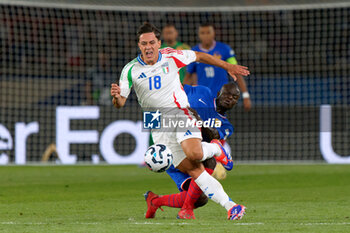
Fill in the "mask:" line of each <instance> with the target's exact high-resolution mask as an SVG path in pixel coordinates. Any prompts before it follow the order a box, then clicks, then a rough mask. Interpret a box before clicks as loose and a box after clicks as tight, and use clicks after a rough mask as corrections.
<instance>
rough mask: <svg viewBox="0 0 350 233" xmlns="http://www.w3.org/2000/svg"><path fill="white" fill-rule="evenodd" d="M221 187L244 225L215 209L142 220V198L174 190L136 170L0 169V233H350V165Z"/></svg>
mask: <svg viewBox="0 0 350 233" xmlns="http://www.w3.org/2000/svg"><path fill="white" fill-rule="evenodd" d="M221 183H222V184H223V186H224V188H225V190H226V191H227V193H228V194H229V195H230V197H231V198H232V199H233V200H235V201H236V202H237V203H240V204H244V205H246V206H247V215H246V216H245V217H244V218H243V219H242V220H240V221H228V220H226V211H225V210H224V209H223V208H222V207H221V206H219V205H218V204H216V203H213V202H209V203H208V204H207V205H206V206H204V207H202V208H199V209H197V210H195V215H196V217H197V219H196V220H178V219H176V215H177V211H178V209H172V208H167V207H165V211H164V212H161V211H160V210H159V211H158V212H157V215H156V218H155V219H145V218H144V213H145V210H146V202H145V201H144V198H143V195H142V194H143V193H144V192H145V191H147V190H152V191H154V192H155V193H158V194H168V193H175V192H177V189H176V186H175V184H174V183H173V182H172V181H171V180H170V178H169V177H168V176H167V175H166V174H165V173H163V174H156V173H152V172H150V171H149V170H147V169H145V168H138V167H136V166H51V167H50V166H24V167H22V166H10V167H0V232H181V233H183V232H192V233H194V232H350V218H349V217H350V166H349V165H238V166H236V167H235V169H234V170H233V171H231V172H229V173H228V176H227V178H226V180H223V181H221Z"/></svg>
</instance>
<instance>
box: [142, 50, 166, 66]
mask: <svg viewBox="0 0 350 233" xmlns="http://www.w3.org/2000/svg"><path fill="white" fill-rule="evenodd" d="M160 60H162V53H161V52H160V51H159V52H158V60H157V62H159V61H160ZM137 61H138V62H139V63H140V64H141V65H143V66H147V64H146V62H144V61H143V60H142V58H141V53H140V54H139V55H138V56H137Z"/></svg>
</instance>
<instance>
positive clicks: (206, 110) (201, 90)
mask: <svg viewBox="0 0 350 233" xmlns="http://www.w3.org/2000/svg"><path fill="white" fill-rule="evenodd" d="M184 90H185V92H186V94H187V97H188V101H189V103H190V106H191V108H192V109H193V111H194V114H195V115H197V116H196V117H197V118H200V119H201V120H208V119H215V120H216V121H221V127H218V128H204V127H202V130H201V131H202V137H203V140H204V141H209V142H210V141H211V140H212V139H220V140H223V141H224V140H226V139H227V137H229V136H231V135H232V133H233V131H234V128H233V126H232V124H231V123H230V122H229V121H228V119H227V118H226V116H225V113H226V112H227V111H228V110H230V109H232V108H233V106H234V105H235V104H236V103H237V101H238V99H239V96H240V91H239V89H238V86H237V85H236V84H235V83H232V82H231V83H228V84H225V85H223V86H222V88H221V90H220V92H219V93H218V96H217V98H213V97H212V93H211V91H210V89H209V88H207V87H204V86H190V85H185V86H184ZM198 115H199V116H198ZM203 164H204V165H205V168H206V171H207V172H208V173H209V174H212V173H213V170H214V168H215V165H216V162H215V159H209V160H206V161H204V162H203ZM167 173H168V174H169V176H170V177H171V178H172V179H173V180H174V182H175V183H176V185H177V187H178V189H179V191H180V193H176V194H170V195H162V196H158V195H156V194H154V193H153V192H151V191H148V192H147V193H146V194H145V197H146V200H147V203H150V204H149V205H148V210H147V213H148V215H151V216H154V215H155V212H156V211H157V209H158V208H161V206H169V207H176V208H181V210H180V211H179V213H178V218H183V219H194V218H195V217H194V213H193V209H194V208H197V207H200V206H203V205H205V204H206V203H207V202H208V198H207V197H206V196H205V195H204V194H203V192H202V191H201V190H200V189H196V188H193V187H192V186H190V185H189V184H190V182H191V177H190V176H189V175H188V174H185V173H183V172H181V171H179V170H178V169H176V168H175V167H174V166H171V167H170V168H169V169H168V170H167Z"/></svg>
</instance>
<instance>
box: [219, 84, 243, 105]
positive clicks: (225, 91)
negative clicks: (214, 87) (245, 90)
mask: <svg viewBox="0 0 350 233" xmlns="http://www.w3.org/2000/svg"><path fill="white" fill-rule="evenodd" d="M239 94H240V92H239V90H238V89H237V88H227V87H223V88H222V90H221V92H219V95H218V98H217V99H218V105H219V106H220V107H223V108H225V109H231V108H233V106H235V105H236V104H237V102H238V99H239Z"/></svg>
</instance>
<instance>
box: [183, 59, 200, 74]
mask: <svg viewBox="0 0 350 233" xmlns="http://www.w3.org/2000/svg"><path fill="white" fill-rule="evenodd" d="M196 67H197V64H196V63H195V62H192V63H191V64H189V65H188V66H187V67H186V68H187V72H188V73H190V74H193V73H196Z"/></svg>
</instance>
